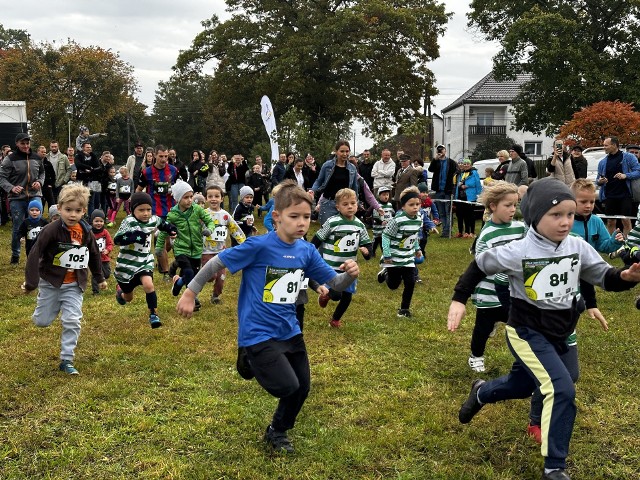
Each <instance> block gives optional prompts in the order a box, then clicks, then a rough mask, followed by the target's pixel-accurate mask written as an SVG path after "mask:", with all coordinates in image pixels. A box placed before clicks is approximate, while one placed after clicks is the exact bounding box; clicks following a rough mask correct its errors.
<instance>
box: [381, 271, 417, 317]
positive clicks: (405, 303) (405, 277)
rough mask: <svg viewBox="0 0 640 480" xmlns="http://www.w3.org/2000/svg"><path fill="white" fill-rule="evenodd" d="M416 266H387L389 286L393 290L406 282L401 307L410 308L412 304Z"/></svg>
mask: <svg viewBox="0 0 640 480" xmlns="http://www.w3.org/2000/svg"><path fill="white" fill-rule="evenodd" d="M414 272H415V267H389V268H387V286H388V287H389V288H390V289H391V290H395V289H396V288H398V287H399V286H400V284H401V283H402V282H404V290H403V291H402V303H401V304H400V308H402V309H405V310H408V309H409V307H410V306H411V297H413V289H414V287H415V286H416V279H415V275H414Z"/></svg>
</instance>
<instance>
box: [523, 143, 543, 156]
mask: <svg viewBox="0 0 640 480" xmlns="http://www.w3.org/2000/svg"><path fill="white" fill-rule="evenodd" d="M524 153H526V154H527V155H542V142H524Z"/></svg>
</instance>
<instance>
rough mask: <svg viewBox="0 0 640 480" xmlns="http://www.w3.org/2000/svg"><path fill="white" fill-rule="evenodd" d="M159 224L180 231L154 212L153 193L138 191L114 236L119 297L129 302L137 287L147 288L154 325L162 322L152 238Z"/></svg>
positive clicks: (119, 300)
mask: <svg viewBox="0 0 640 480" xmlns="http://www.w3.org/2000/svg"><path fill="white" fill-rule="evenodd" d="M156 228H157V229H158V230H161V231H164V232H167V233H169V234H170V235H171V236H175V235H177V232H176V227H175V226H173V225H171V224H170V223H167V222H165V221H164V220H162V219H161V218H160V217H158V216H156V215H153V214H152V213H151V196H150V195H149V194H148V193H144V192H136V193H134V194H133V195H131V215H128V216H127V217H126V218H125V219H124V220H122V223H121V224H120V228H119V229H118V232H117V233H116V236H115V237H114V239H113V242H114V243H115V244H116V245H119V246H120V251H119V252H118V258H117V259H116V268H115V271H114V273H113V276H114V277H116V280H117V281H118V285H117V286H116V301H117V302H118V303H119V304H120V305H126V304H127V303H129V302H131V301H132V300H133V291H134V290H135V288H136V287H140V286H141V287H142V289H143V290H144V293H145V296H146V300H147V307H148V308H149V324H150V325H151V328H158V327H161V326H162V323H161V322H160V317H158V314H157V311H156V310H157V308H158V296H157V295H156V289H155V287H154V285H153V263H154V262H153V253H151V240H152V238H153V233H154V232H155V230H156Z"/></svg>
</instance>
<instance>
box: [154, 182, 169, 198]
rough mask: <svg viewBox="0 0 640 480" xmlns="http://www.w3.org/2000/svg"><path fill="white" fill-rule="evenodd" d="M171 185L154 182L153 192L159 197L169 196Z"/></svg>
mask: <svg viewBox="0 0 640 480" xmlns="http://www.w3.org/2000/svg"><path fill="white" fill-rule="evenodd" d="M170 189H171V184H170V183H169V182H153V191H154V192H155V193H157V194H158V195H165V196H166V195H169V191H170Z"/></svg>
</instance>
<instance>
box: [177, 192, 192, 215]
mask: <svg viewBox="0 0 640 480" xmlns="http://www.w3.org/2000/svg"><path fill="white" fill-rule="evenodd" d="M191 205H193V192H187V193H185V194H184V195H183V196H182V198H181V199H180V202H179V203H178V206H179V207H180V210H182V211H183V212H184V211H185V210H188V209H189V208H190V207H191Z"/></svg>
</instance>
